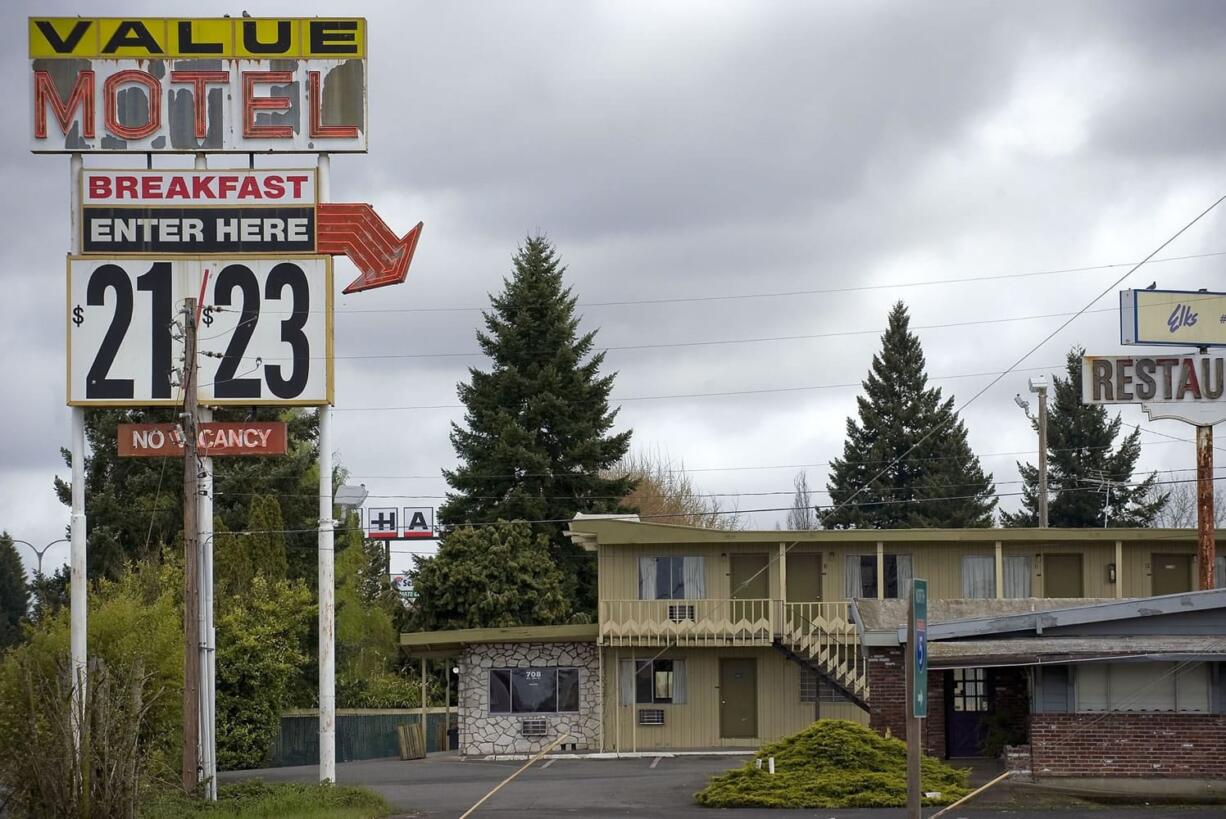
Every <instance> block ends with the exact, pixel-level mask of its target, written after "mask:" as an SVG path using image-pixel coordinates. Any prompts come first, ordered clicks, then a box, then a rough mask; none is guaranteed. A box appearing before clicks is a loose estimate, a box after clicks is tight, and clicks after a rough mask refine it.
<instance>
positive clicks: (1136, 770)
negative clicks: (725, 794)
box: [1030, 713, 1226, 778]
mask: <svg viewBox="0 0 1226 819" xmlns="http://www.w3.org/2000/svg"><path fill="white" fill-rule="evenodd" d="M1030 754H1031V770H1032V771H1033V772H1034V775H1035V776H1036V777H1043V776H1161V777H1194V778H1223V777H1226V714H1122V713H1112V714H1032V715H1031V717H1030Z"/></svg>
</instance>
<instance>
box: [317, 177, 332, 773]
mask: <svg viewBox="0 0 1226 819" xmlns="http://www.w3.org/2000/svg"><path fill="white" fill-rule="evenodd" d="M331 170H332V161H331V157H329V156H328V155H327V154H320V155H319V201H320V202H327V201H328V198H329V197H330V196H331V193H332V184H331V183H332V174H331ZM335 523H336V522H335V521H334V520H332V410H331V407H330V406H329V405H328V404H321V405H320V407H319V781H320V782H335V781H336V590H335V588H334V571H335V566H334V563H333V559H334V556H333V547H334V532H333V527H334V525H335Z"/></svg>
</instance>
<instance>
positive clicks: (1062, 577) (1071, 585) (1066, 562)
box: [1043, 554, 1085, 597]
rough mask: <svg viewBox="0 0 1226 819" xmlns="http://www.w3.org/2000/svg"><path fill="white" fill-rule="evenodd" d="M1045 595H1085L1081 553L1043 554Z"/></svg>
mask: <svg viewBox="0 0 1226 819" xmlns="http://www.w3.org/2000/svg"><path fill="white" fill-rule="evenodd" d="M1043 596H1044V597H1085V586H1084V585H1083V584H1082V580H1081V555H1047V554H1045V555H1043Z"/></svg>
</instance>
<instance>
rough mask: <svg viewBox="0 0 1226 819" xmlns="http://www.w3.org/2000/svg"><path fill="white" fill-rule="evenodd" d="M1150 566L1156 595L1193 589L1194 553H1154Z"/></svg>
mask: <svg viewBox="0 0 1226 819" xmlns="http://www.w3.org/2000/svg"><path fill="white" fill-rule="evenodd" d="M1150 566H1151V567H1152V569H1151V571H1152V573H1153V584H1154V594H1155V595H1158V594H1179V593H1180V592H1188V591H1192V555H1153V556H1152V557H1151V558H1150Z"/></svg>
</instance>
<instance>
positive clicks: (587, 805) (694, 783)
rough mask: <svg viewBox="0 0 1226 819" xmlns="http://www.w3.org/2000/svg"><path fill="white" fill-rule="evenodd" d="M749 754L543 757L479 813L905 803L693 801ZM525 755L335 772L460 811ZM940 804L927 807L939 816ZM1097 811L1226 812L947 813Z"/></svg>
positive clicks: (1018, 807)
mask: <svg viewBox="0 0 1226 819" xmlns="http://www.w3.org/2000/svg"><path fill="white" fill-rule="evenodd" d="M744 759H745V758H744V757H739V756H732V757H729V756H722V757H705V756H685V757H649V758H645V759H602V760H588V759H565V758H559V759H554V760H545V761H543V762H538V763H536V764H535V765H533V766H532V767H531V768H529V769H528V770H526V771H524V772H523V773H522V774H521V775H520V776H519V777H517V778H516V779H515V780H513V781H512V782H511V783H510V784H508V785H507V786H506V787H504V788H502V789H501V790H500V791H498V793H496V794H495V795H494V796H493V797H492V798H491V799H490V800H489V801H487V802H486V803H485V804H484V805H482V806H481V808H480V809H479V810H478V811H477V812H476V813H475V814H474V817H482V816H490V817H500V819H510V818H512V817H513V818H514V819H528V817H563V816H567V817H570V816H582V817H613V816H636V817H706V819H712V817H714V816H734V817H735V818H736V819H764V818H765V817H793V816H806V817H818V818H819V819H895V817H902V816H904V815H905V813H904V811H902V810H900V809H857V810H797V811H792V810H788V811H782V810H736V811H717V810H710V809H707V808H701V807H698V806H697V805H695V804H694V801H693V794H694V793H695V792H696V791H698V790H699V789H701V788H702V786H703V785H704V784H705V783H706V781H707V779H708V778H709V777H710V776H712V775H713V774H716V773H719V772H721V771H724V770H727V769H728V768H731V767H735V766H737V765H741V764H743V763H744ZM522 764H523V763H522V762H480V761H461V760H460V759H459V758H458V757H457V756H455V755H454V754H432V755H431V756H430V757H429V758H428V759H425V760H416V761H411V762H403V761H401V760H399V759H378V760H368V761H365V762H346V763H342V764H340V765H338V766H337V778H338V779H339V780H340V781H341V782H342V783H345V784H353V785H362V786H365V787H368V788H370V789H372V790H374V791H377V792H378V793H380V794H382V795H383V797H384V798H385V799H387V800H388V802H390V803H391V805H392V807H393V808H394V809H395V810H396V811H398V813H399V815H401V816H412V817H418V816H420V817H451V819H454V817H458V816H459V815H460V814H462V813H463V812H464V811H466V810H467V809H468V808H469V807H471V806H472V805H473V804H475V803H476V802H477V801H478V800H479V799H480V798H481V797H482V796H484V795H485V794H486V793H488V792H489V791H490V790H491V789H492V788H494V787H495V786H496V785H497V784H498V783H499V782H501V781H502V780H503V779H505V778H506V777H507V776H509V775H510V774H511V773H513V772H514V771H515V770H516V769H517V768H519V767H520V766H521V765H522ZM317 776H318V774H317V773H316V769H315V767H314V766H304V767H296V768H270V769H266V770H260V771H238V772H232V773H223V774H222V775H221V778H222V781H223V782H233V781H237V780H239V779H252V778H258V779H264V780H267V781H303V782H313V781H315V780H316V778H317ZM933 812H935V809H933V810H931V811H926V813H929V814H930V813H933ZM1055 814H1058V815H1059V816H1062V817H1070V819H1071V817H1074V816H1092V817H1096V818H1097V819H1107V817H1137V819H1140V817H1147V819H1155V818H1156V819H1163V818H1164V817H1169V819H1209V817H1215V819H1221V817H1223V816H1226V809H1224V808H1223V807H1222V806H1216V807H1162V808H1159V807H1153V806H1137V807H1127V808H1125V807H1120V806H1092V805H1085V804H1074V803H1067V802H1066V803H1061V802H1060V801H1053V800H1050V799H1048V800H1046V801H1044V799H1042V798H1039V797H1037V795H1036V794H1034V793H1031V792H1028V791H1025V790H1021V791H1015V792H1013V794H1008V793H1006V792H1002V793H1000V794H998V795H997V797H996V798H995V799H993V800H992V802H991V803H990V806H984V807H979V808H970V807H969V806H968V809H965V810H964V809H958V810H956V811H952V812H950V813H948V814H946V817H949V819H959V818H960V819H987V817H1009V819H1040V818H1041V817H1050V816H1052V815H1055Z"/></svg>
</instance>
